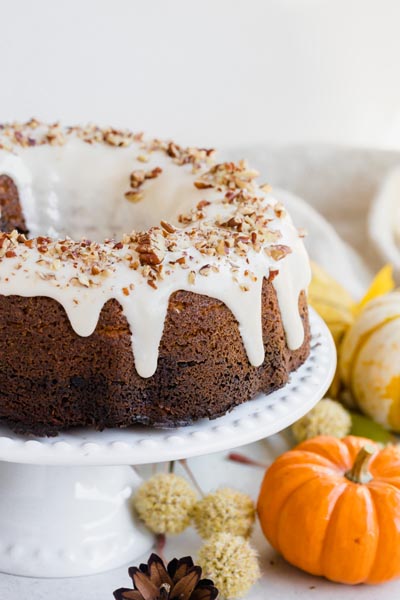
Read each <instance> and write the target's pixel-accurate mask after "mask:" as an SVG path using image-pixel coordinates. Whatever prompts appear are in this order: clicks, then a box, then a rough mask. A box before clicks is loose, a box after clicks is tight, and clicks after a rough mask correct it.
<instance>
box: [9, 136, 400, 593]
mask: <svg viewBox="0 0 400 600" xmlns="http://www.w3.org/2000/svg"><path fill="white" fill-rule="evenodd" d="M234 154H236V155H246V154H249V153H248V152H243V151H241V150H240V151H238V152H235V153H234ZM250 154H252V155H253V156H254V158H255V161H256V162H258V165H257V166H258V168H259V169H261V170H262V171H263V174H265V175H267V178H268V180H269V181H270V182H271V183H273V184H276V185H280V186H282V187H286V188H288V189H290V190H291V191H294V192H297V193H299V194H300V195H302V196H303V197H305V198H306V199H307V200H310V201H311V203H312V204H314V205H315V206H316V207H317V208H318V209H319V210H321V212H322V213H324V214H325V216H327V218H330V217H332V216H333V215H334V211H335V205H336V206H338V205H339V204H340V203H341V202H342V203H343V202H344V201H347V202H348V198H349V195H350V196H352V197H354V195H358V196H359V197H361V198H362V199H363V202H365V207H366V209H367V206H368V203H369V202H370V200H371V197H372V196H373V194H374V193H375V192H376V189H377V185H378V184H379V182H380V180H381V179H382V177H383V176H384V174H385V173H386V172H387V170H388V169H389V168H391V167H392V166H393V165H394V164H396V163H398V162H400V158H399V156H398V155H397V154H395V153H388V152H372V151H356V150H343V151H342V150H340V149H335V148H316V147H314V148H310V147H308V148H301V147H298V148H292V149H282V148H281V149H279V150H275V151H274V150H271V149H269V150H268V151H267V150H266V149H265V148H264V149H263V148H260V149H258V150H257V151H256V150H251V152H250ZM253 162H254V161H253ZM332 165H336V169H332ZM321 182H324V183H325V185H324V186H321ZM346 198H347V200H346ZM350 212H351V211H350ZM365 212H366V211H365ZM363 227H364V223H363V222H362V221H360V220H357V221H355V222H353V223H352V222H349V220H345V221H343V222H342V223H339V230H340V232H341V234H342V235H343V237H344V238H345V239H347V241H349V242H351V241H352V228H355V229H357V230H359V231H361V230H362V228H363ZM370 264H371V261H370ZM289 442H290V438H288V434H287V433H283V434H278V435H275V436H273V437H272V438H269V439H268V440H264V441H261V442H258V443H256V444H252V445H250V446H247V447H244V448H242V449H241V450H240V451H241V452H242V453H246V454H248V455H252V456H254V457H258V458H259V459H260V460H262V461H263V462H265V463H270V462H271V461H272V460H273V458H274V457H275V456H276V455H278V454H279V453H281V452H282V451H284V450H286V449H287V448H288V447H289ZM190 466H191V468H192V470H193V471H194V473H195V474H196V477H197V479H198V481H199V484H200V486H201V487H202V489H203V490H204V491H205V492H206V491H208V490H212V489H215V488H217V487H219V486H223V485H225V486H234V487H237V488H239V489H242V490H245V491H247V492H248V493H250V494H251V495H252V496H253V497H254V499H256V497H257V494H258V489H259V485H260V481H261V478H262V475H263V471H262V469H259V468H255V467H248V466H244V465H240V464H236V463H231V462H228V461H226V460H225V453H220V454H215V455H210V456H208V457H201V458H194V459H191V460H190ZM178 468H180V467H178ZM146 469H148V468H146ZM0 535H1V533H0ZM200 543H201V541H200V539H199V538H198V536H197V534H196V533H195V532H194V531H193V530H188V531H187V532H185V533H184V534H183V535H182V536H179V537H178V538H171V539H170V540H169V542H168V544H167V547H166V556H167V558H172V557H173V556H175V555H176V556H183V555H187V554H192V555H193V556H195V555H196V552H197V550H198V548H199V546H200ZM253 543H254V545H255V546H256V548H257V550H258V552H259V554H260V560H261V566H262V570H263V578H262V580H261V581H260V582H259V583H258V584H257V585H256V586H255V587H254V588H253V589H252V591H251V592H250V594H249V595H248V596H247V600H264V598H268V599H270V600H275V599H278V598H282V599H284V600H292V599H293V600H294V599H303V598H307V599H308V598H318V600H350V599H351V600H353V599H354V600H391V599H394V598H399V597H400V580H399V581H397V582H392V583H389V584H385V585H382V586H377V587H375V586H374V587H372V586H356V587H350V586H342V585H338V584H333V583H330V582H328V581H325V580H324V579H321V578H315V577H312V576H308V575H306V574H305V573H302V572H300V571H299V570H297V569H295V568H293V567H291V566H289V565H288V564H287V563H285V561H284V560H283V559H281V558H279V557H278V556H277V555H276V554H275V552H274V551H273V550H272V549H271V548H270V547H269V546H268V544H267V542H266V541H265V540H264V538H263V536H262V534H261V532H260V531H259V529H256V531H255V533H254V536H253ZM304 543H305V544H306V541H305V542H304ZM129 585H130V581H129V578H128V574H127V566H126V567H123V568H120V569H117V570H115V571H111V572H108V573H104V574H101V575H96V576H92V577H82V578H75V579H58V580H57V579H56V580H52V579H47V580H46V579H42V580H39V579H27V578H18V577H13V576H10V575H1V574H0V600H3V599H4V600H20V599H25V598H26V599H29V600H50V599H53V598H57V600H82V599H85V600H111V599H112V592H113V590H114V589H116V588H118V587H123V586H125V587H129Z"/></svg>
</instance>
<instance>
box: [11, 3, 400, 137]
mask: <svg viewBox="0 0 400 600" xmlns="http://www.w3.org/2000/svg"><path fill="white" fill-rule="evenodd" d="M0 15H1V27H0V77H1V83H0V120H1V121H4V120H8V119H14V118H18V119H25V118H28V117H30V116H31V115H35V116H38V117H41V118H43V119H57V118H62V119H63V120H64V121H65V122H77V121H86V120H88V119H91V120H95V121H99V122H101V123H103V124H108V123H113V124H114V123H115V124H117V125H118V124H120V125H129V126H131V127H134V128H135V129H145V130H146V131H148V132H150V133H153V134H158V135H160V136H174V137H175V138H177V139H178V140H181V141H182V142H191V143H199V144H203V143H204V144H212V145H219V146H221V145H232V144H235V145H237V144H240V143H253V142H270V143H271V142H273V143H274V142H280V143H288V142H299V141H315V140H318V141H331V142H338V143H346V144H362V145H371V146H372V145H375V146H386V147H387V146H394V147H400V77H399V75H398V73H399V64H400V60H399V59H400V35H399V22H400V2H399V1H398V0H335V1H332V0H201V1H197V2H195V1H193V0H152V1H151V0H147V1H146V0H65V1H64V0H0Z"/></svg>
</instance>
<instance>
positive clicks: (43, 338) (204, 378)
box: [0, 177, 310, 435]
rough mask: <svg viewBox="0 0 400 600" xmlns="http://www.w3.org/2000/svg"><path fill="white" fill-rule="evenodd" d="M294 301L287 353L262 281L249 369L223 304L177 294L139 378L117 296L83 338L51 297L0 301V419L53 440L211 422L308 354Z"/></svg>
mask: <svg viewBox="0 0 400 600" xmlns="http://www.w3.org/2000/svg"><path fill="white" fill-rule="evenodd" d="M0 190H3V195H0V202H1V203H2V206H3V213H2V214H3V218H4V219H5V218H6V216H7V218H8V219H9V222H8V223H3V226H4V227H5V228H6V229H9V228H10V227H11V228H12V227H18V228H19V229H22V230H23V229H24V227H25V222H24V220H23V216H22V214H21V211H20V208H19V202H18V195H17V190H16V188H15V186H14V185H13V184H12V182H11V180H9V179H8V178H6V177H0ZM4 190H5V191H4ZM0 194H1V192H0ZM6 197H7V198H8V200H7V201H6V200H5V198H6ZM299 305H300V312H301V315H302V319H303V323H304V328H305V339H304V343H303V345H302V346H301V348H299V349H298V350H296V351H294V352H292V351H290V350H289V349H288V348H287V345H286V339H285V332H284V329H283V325H282V321H281V318H280V312H279V306H278V302H277V298H276V294H275V290H274V287H273V285H272V284H271V283H269V282H268V281H267V280H265V281H264V284H263V294H262V322H263V339H264V346H265V360H264V363H263V364H262V365H261V366H260V367H253V366H251V365H250V363H249V361H248V358H247V355H246V352H245V349H244V346H243V342H242V339H241V336H240V333H239V329H238V325H237V322H236V320H235V318H234V316H233V315H232V313H231V311H230V310H229V309H228V308H227V307H226V306H225V305H224V304H223V303H222V302H220V301H218V300H215V299H213V298H210V297H208V296H201V295H198V294H194V293H192V292H185V291H179V292H176V293H175V294H173V295H172V296H171V298H170V302H169V309H168V315H167V319H166V322H165V327H164V333H163V337H162V341H161V346H160V352H159V359H158V368H157V371H156V373H155V374H154V375H153V376H152V377H150V378H148V379H143V378H141V377H140V376H139V375H138V374H137V373H136V370H135V364H134V357H133V353H132V347H131V332H130V329H129V326H128V323H127V321H126V318H125V316H124V315H123V312H122V310H121V307H120V305H119V304H118V302H117V301H116V300H110V301H109V302H107V304H106V305H105V306H104V308H103V310H102V312H101V316H100V320H99V323H98V325H97V328H96V330H95V332H94V333H93V335H91V336H89V337H86V338H84V337H80V336H79V335H77V334H76V333H75V332H74V331H73V329H72V327H71V325H70V323H69V320H68V317H67V315H66V313H65V311H64V309H63V308H62V306H61V305H60V304H58V303H57V302H56V301H55V300H52V299H50V298H44V297H33V298H25V297H20V296H0V315H1V317H0V419H1V420H2V421H5V422H7V423H8V424H9V425H10V426H11V427H12V428H13V429H15V430H16V431H20V432H28V433H34V434H39V435H41V434H43V435H53V434H56V433H57V432H59V431H61V430H64V429H67V428H70V427H74V426H89V427H95V428H97V429H102V428H104V427H127V426H129V425H132V424H134V423H142V424H146V425H155V426H162V427H172V426H176V425H183V424H188V423H191V422H193V421H194V420H196V419H199V418H202V417H209V418H215V417H218V416H220V415H222V414H224V413H225V412H226V411H228V410H230V409H232V408H233V407H234V406H236V405H238V404H240V403H242V402H245V401H247V400H249V399H251V398H253V397H254V396H255V395H256V394H257V393H258V392H261V391H262V392H266V393H269V392H271V391H273V390H275V389H277V388H279V387H281V386H283V385H284V384H285V383H286V382H287V380H288V377H289V374H290V371H292V370H294V369H297V368H298V366H299V365H300V364H301V363H303V362H304V360H305V359H306V358H307V356H308V354H309V345H310V332H309V324H308V313H307V303H306V299H305V295H304V294H302V295H301V297H300V302H299Z"/></svg>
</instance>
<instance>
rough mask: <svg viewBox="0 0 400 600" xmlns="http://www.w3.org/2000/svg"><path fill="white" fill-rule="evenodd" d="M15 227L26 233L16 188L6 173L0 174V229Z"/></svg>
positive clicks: (5, 229)
mask: <svg viewBox="0 0 400 600" xmlns="http://www.w3.org/2000/svg"><path fill="white" fill-rule="evenodd" d="M13 229H17V230H18V231H19V232H20V233H28V229H27V227H26V223H25V219H24V215H23V214H22V210H21V204H20V202H19V199H18V192H17V188H16V187H15V185H14V182H13V180H12V179H10V177H7V175H0V231H6V232H9V231H12V230H13Z"/></svg>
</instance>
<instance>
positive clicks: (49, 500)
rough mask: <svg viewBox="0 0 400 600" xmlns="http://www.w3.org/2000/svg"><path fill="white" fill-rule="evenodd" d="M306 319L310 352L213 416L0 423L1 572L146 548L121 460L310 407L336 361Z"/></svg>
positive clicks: (42, 571)
mask: <svg viewBox="0 0 400 600" xmlns="http://www.w3.org/2000/svg"><path fill="white" fill-rule="evenodd" d="M310 320H311V333H312V348H311V353H310V356H309V358H308V359H307V361H306V363H305V364H304V365H302V367H300V369H298V371H296V372H295V373H293V374H292V375H291V377H290V381H289V383H288V384H287V385H286V386H285V387H284V388H282V389H280V390H278V391H276V392H274V393H273V394H270V395H268V396H266V395H260V396H259V397H258V398H256V399H255V400H252V401H251V402H247V403H245V404H242V405H240V406H238V407H237V408H235V409H234V410H233V411H232V412H231V413H229V414H227V415H225V416H224V417H221V418H219V419H216V420H214V421H208V420H203V421H201V422H198V423H196V424H195V425H192V426H190V427H180V428H177V429H172V430H157V429H151V428H144V427H135V428H131V429H127V430H107V431H103V432H96V431H89V430H74V431H73V432H70V433H64V434H60V435H59V436H57V437H55V438H37V439H36V438H32V437H26V436H21V435H17V434H15V433H13V432H12V431H10V430H9V429H8V428H6V427H4V426H1V427H0V461H3V462H0V571H2V572H7V573H12V574H15V575H27V576H34V577H69V576H76V575H88V574H94V573H98V572H101V571H105V570H108V569H112V568H115V567H117V566H121V565H123V564H125V563H127V562H131V563H134V561H135V559H137V558H138V557H139V556H142V555H143V554H145V553H146V552H148V551H149V550H150V548H151V547H152V545H153V542H154V538H153V536H152V535H151V534H150V533H149V532H148V531H147V530H146V529H145V528H144V527H143V525H142V524H141V523H139V522H138V521H137V518H136V517H135V516H134V514H133V513H132V510H131V504H130V498H131V495H132V493H133V492H134V490H135V488H136V487H137V486H138V485H139V484H140V479H139V477H138V476H137V475H136V473H135V472H134V470H133V469H132V468H130V467H129V466H128V465H139V464H146V463H155V462H165V461H170V460H177V459H181V458H189V457H191V456H196V455H201V454H209V453H212V452H217V451H221V450H227V449H230V448H236V447H238V446H241V445H243V444H248V443H250V442H253V441H256V440H259V439H261V438H264V437H268V436H270V435H272V434H274V433H276V432H278V431H280V430H282V429H284V428H285V427H287V426H288V425H290V424H291V423H293V422H294V421H296V420H297V419H299V418H300V417H301V416H302V415H304V414H305V413H306V412H308V411H309V410H310V409H311V408H312V407H313V406H314V405H315V404H316V403H317V402H318V400H320V398H322V396H323V394H324V393H325V391H326V390H327V388H328V386H329V384H330V382H331V380H332V377H333V375H334V372H335V367H336V352H335V346H334V343H333V340H332V338H331V335H330V333H329V330H328V329H327V327H326V325H325V324H324V323H323V321H322V320H321V319H320V318H319V317H318V316H317V315H316V313H314V312H313V311H311V316H310ZM33 410H34V404H33ZM121 465H124V466H121Z"/></svg>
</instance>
